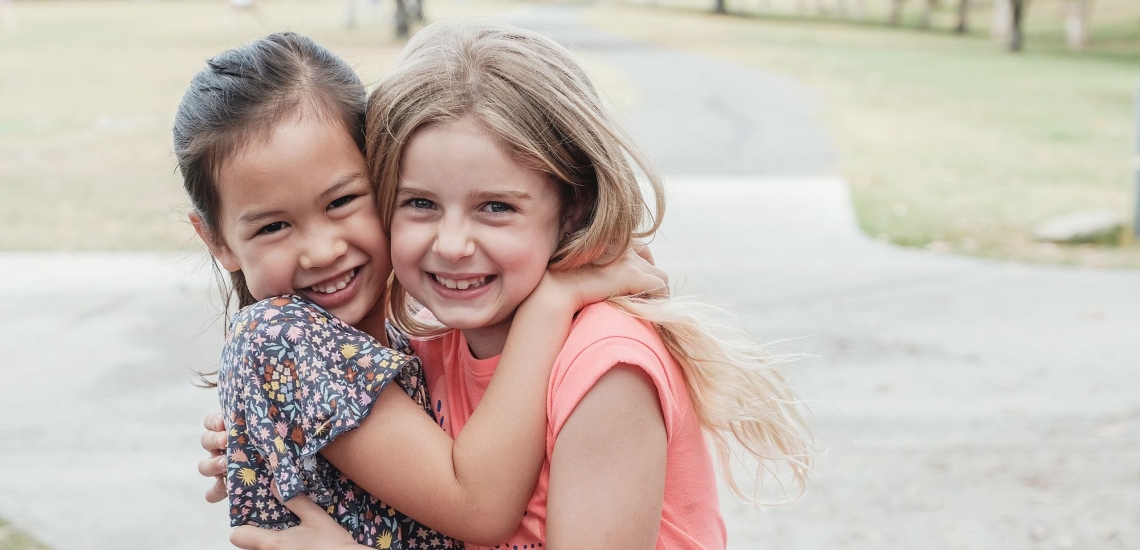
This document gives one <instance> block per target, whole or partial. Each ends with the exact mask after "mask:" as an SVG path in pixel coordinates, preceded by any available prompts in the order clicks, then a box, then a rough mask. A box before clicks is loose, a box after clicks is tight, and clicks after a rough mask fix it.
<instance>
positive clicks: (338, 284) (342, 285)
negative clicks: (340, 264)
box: [336, 281, 347, 290]
mask: <svg viewBox="0 0 1140 550" xmlns="http://www.w3.org/2000/svg"><path fill="white" fill-rule="evenodd" d="M345 286H347V285H346V284H345V282H344V281H341V282H339V283H337V285H336V289H337V290H340V289H342V288H344V287H345Z"/></svg>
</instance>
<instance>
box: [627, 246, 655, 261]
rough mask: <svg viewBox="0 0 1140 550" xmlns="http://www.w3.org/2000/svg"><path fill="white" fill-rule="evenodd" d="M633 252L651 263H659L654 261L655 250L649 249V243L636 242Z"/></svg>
mask: <svg viewBox="0 0 1140 550" xmlns="http://www.w3.org/2000/svg"><path fill="white" fill-rule="evenodd" d="M633 252H634V253H635V254H637V255H638V256H641V258H642V259H643V260H645V261H647V262H649V263H650V264H652V265H657V262H655V261H653V252H652V251H651V250H649V245H647V244H635V245H633Z"/></svg>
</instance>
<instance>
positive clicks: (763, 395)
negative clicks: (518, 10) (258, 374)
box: [365, 21, 811, 501]
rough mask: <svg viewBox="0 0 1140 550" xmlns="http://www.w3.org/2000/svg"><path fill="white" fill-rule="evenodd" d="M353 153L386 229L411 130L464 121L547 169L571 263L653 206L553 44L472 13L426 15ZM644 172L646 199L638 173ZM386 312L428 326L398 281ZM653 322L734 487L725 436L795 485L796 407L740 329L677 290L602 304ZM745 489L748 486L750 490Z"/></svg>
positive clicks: (641, 220) (382, 88)
mask: <svg viewBox="0 0 1140 550" xmlns="http://www.w3.org/2000/svg"><path fill="white" fill-rule="evenodd" d="M367 116H368V124H367V125H366V128H367V139H366V146H365V153H366V156H367V157H368V160H369V165H370V166H371V169H372V171H373V174H372V176H373V181H374V182H375V184H376V185H378V191H377V197H378V201H379V210H380V214H381V221H382V223H383V224H384V227H385V230H388V229H389V228H390V223H391V219H392V213H393V210H394V208H395V207H396V204H395V196H396V191H397V188H398V186H399V178H400V163H401V157H402V155H403V151H404V147H405V146H406V145H407V143H408V141H409V140H410V139H411V138H412V136H413V135H414V134H415V132H416V131H418V130H419V129H421V128H424V127H426V126H429V125H433V124H441V123H447V122H453V121H456V120H459V119H461V118H464V117H473V118H474V119H475V120H477V121H478V122H479V123H480V124H482V125H483V126H484V127H485V128H486V129H487V130H488V131H489V132H490V133H492V134H493V135H495V136H497V137H498V139H500V140H501V141H502V143H503V144H504V145H505V146H506V147H507V149H508V150H509V151H511V153H512V154H513V155H514V158H515V160H516V161H517V162H519V163H520V164H522V165H523V166H526V167H528V168H531V169H534V170H538V171H540V172H543V173H546V174H548V175H550V177H551V179H552V180H554V181H555V182H557V185H559V189H560V193H561V197H562V200H563V208H564V209H565V210H566V211H569V212H580V213H581V215H580V216H579V217H578V222H577V225H576V227H575V229H574V230H573V231H572V232H571V233H570V234H569V235H568V236H566V237H565V238H564V239H563V240H562V242H561V243H560V244H559V246H558V248H557V249H556V250H555V252H554V255H553V257H552V258H551V260H550V269H553V270H574V269H581V268H589V267H590V266H602V265H606V264H608V263H610V262H613V261H614V260H615V259H617V258H618V257H619V255H620V254H623V253H624V252H625V251H626V250H627V249H628V248H629V247H630V246H631V244H632V243H633V242H634V241H635V239H639V238H642V237H648V236H650V235H652V234H653V233H654V232H655V231H656V230H657V228H658V226H659V225H660V223H661V216H662V214H663V212H664V206H665V204H664V190H663V187H662V183H661V179H660V177H659V176H658V175H657V173H656V172H655V170H654V169H653V167H652V166H651V165H650V163H649V162H648V161H647V160H646V158H645V156H644V154H643V153H642V152H641V151H640V150H639V149H638V148H637V147H636V146H635V145H634V144H633V143H632V141H631V140H630V139H629V138H628V137H627V136H626V134H625V133H624V132H623V131H622V130H621V129H620V128H619V127H618V126H617V125H616V124H615V123H614V122H613V121H612V120H611V119H610V117H609V116H608V115H607V114H606V112H605V109H604V107H603V105H602V103H601V101H600V100H599V98H598V95H597V93H596V92H595V90H594V88H593V86H592V85H591V83H590V80H589V78H588V77H587V76H586V74H585V72H584V71H583V70H582V68H581V67H580V66H579V65H578V64H577V62H575V61H574V59H573V56H572V55H571V54H570V52H569V51H567V50H566V49H565V48H563V47H562V46H560V45H558V44H557V43H555V42H553V41H551V40H549V39H547V38H545V37H543V36H541V35H538V34H536V33H532V32H530V31H526V30H523V29H519V28H516V27H511V26H509V25H505V24H501V23H494V22H485V21H451V22H442V23H434V24H432V25H429V26H427V27H425V28H424V29H423V30H421V31H420V32H419V33H417V34H416V35H415V37H413V38H412V40H411V41H410V42H409V43H408V45H407V47H406V49H405V50H404V53H403V54H402V56H401V57H400V59H399V61H398V62H397V65H396V67H395V69H394V70H393V72H392V73H391V74H389V75H388V76H387V77H386V78H385V79H384V80H383V81H382V82H381V83H380V85H379V87H378V88H377V89H376V90H375V91H373V93H372V96H371V97H370V98H369V103H368V114H367ZM639 173H640V175H641V177H642V178H644V180H645V182H646V184H647V187H648V189H649V192H650V194H651V195H652V198H651V200H648V201H647V200H646V198H645V195H644V194H643V192H642V189H641V185H640V184H639V181H638V175H639ZM389 296H390V299H391V308H392V311H391V317H392V319H393V321H394V322H395V323H397V324H398V325H399V326H401V327H403V328H404V329H405V330H408V331H409V332H411V333H414V334H419V335H430V334H438V333H439V332H440V331H441V327H439V326H437V325H431V324H428V323H426V322H425V321H423V320H422V319H420V318H418V317H417V316H416V314H415V312H414V311H413V310H412V309H411V308H410V307H409V304H408V302H407V294H406V293H405V292H404V290H403V289H402V288H401V287H400V285H399V282H398V281H394V282H393V288H392V289H391V292H390V294H389ZM610 301H611V302H612V303H613V304H614V305H615V306H616V307H618V308H619V309H621V310H622V311H625V312H626V313H628V314H630V315H633V316H635V317H638V318H640V319H643V320H646V321H648V322H650V323H652V324H653V326H654V327H655V328H656V330H657V333H658V334H659V336H660V337H661V339H662V340H663V341H664V343H665V345H666V346H667V348H668V349H669V351H670V352H671V353H672V355H673V357H674V358H675V359H676V360H677V362H678V363H679V364H680V365H681V367H682V371H683V372H684V377H685V382H686V386H687V388H688V392H689V395H690V397H691V399H692V401H693V404H694V406H695V409H696V412H697V416H698V418H699V419H700V422H701V424H702V426H703V427H704V428H705V431H706V433H707V434H708V436H709V437H710V438H711V440H712V441H713V445H714V447H715V449H716V452H717V456H718V461H719V463H720V466H721V471H722V474H723V475H724V477H725V478H726V481H727V483H728V485H729V487H730V488H732V490H733V491H734V492H736V493H737V494H738V495H740V496H742V497H744V498H747V499H750V500H753V501H758V495H759V491H760V488H761V484H760V483H758V484H757V485H756V486H755V491H753V492H746V491H745V490H744V489H743V488H742V487H741V486H740V484H738V483H737V481H736V479H735V477H734V475H733V471H732V470H733V469H732V467H731V466H732V464H731V463H732V458H733V455H734V446H733V445H731V442H733V441H735V442H736V443H737V444H738V445H739V448H740V449H742V450H744V451H745V452H746V453H747V455H750V456H751V457H754V458H757V459H759V461H760V465H759V468H761V470H758V471H757V472H756V473H757V476H756V478H757V480H758V481H761V480H762V477H763V476H762V474H763V473H764V471H763V470H768V471H776V470H777V469H782V468H783V467H786V468H787V469H788V470H789V471H790V472H791V474H792V476H793V477H794V480H795V482H796V484H797V485H798V486H799V488H800V492H802V489H803V487H804V485H805V484H806V481H807V476H808V472H809V468H810V456H811V454H810V447H811V443H810V431H809V429H808V426H807V423H806V421H805V420H804V418H803V416H802V415H801V412H800V402H799V401H798V400H797V399H796V396H795V394H794V393H793V392H792V390H791V388H790V387H789V385H788V384H787V382H786V381H785V379H784V377H783V376H782V374H781V373H780V371H779V369H778V365H777V363H779V361H778V360H775V359H773V357H771V356H770V355H768V354H766V353H765V352H764V350H763V349H762V348H761V347H760V346H758V345H757V344H755V342H754V340H752V339H751V337H750V336H749V335H748V334H747V333H746V332H745V331H743V330H740V329H738V328H733V327H731V326H730V325H728V324H725V323H718V322H717V321H716V319H717V318H719V317H721V314H722V313H723V311H721V310H720V309H719V308H716V307H713V306H711V305H707V304H702V303H700V302H699V301H696V300H693V299H690V298H670V299H649V298H637V297H621V298H614V299H611V300H610ZM749 493H751V494H749Z"/></svg>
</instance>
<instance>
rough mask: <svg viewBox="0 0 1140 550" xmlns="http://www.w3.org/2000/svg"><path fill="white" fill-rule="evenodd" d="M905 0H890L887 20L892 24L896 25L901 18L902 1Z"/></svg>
mask: <svg viewBox="0 0 1140 550" xmlns="http://www.w3.org/2000/svg"><path fill="white" fill-rule="evenodd" d="M904 1H905V0H891V15H890V18H889V19H887V22H888V23H890V24H892V25H898V24H899V21H901V20H902V10H903V3H904Z"/></svg>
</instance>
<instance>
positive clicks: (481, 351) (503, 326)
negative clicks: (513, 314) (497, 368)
mask: <svg viewBox="0 0 1140 550" xmlns="http://www.w3.org/2000/svg"><path fill="white" fill-rule="evenodd" d="M510 332H511V320H510V319H507V320H506V321H503V322H502V323H499V324H497V325H492V326H489V327H480V328H472V329H465V330H463V337H464V338H466V339H467V346H468V347H469V348H471V355H474V356H475V358H476V359H489V358H491V357H495V356H496V355H500V354H502V353H503V347H505V346H506V345H507V335H508V334H510Z"/></svg>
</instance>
